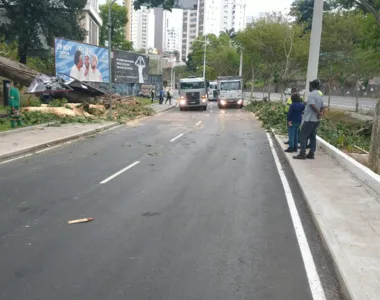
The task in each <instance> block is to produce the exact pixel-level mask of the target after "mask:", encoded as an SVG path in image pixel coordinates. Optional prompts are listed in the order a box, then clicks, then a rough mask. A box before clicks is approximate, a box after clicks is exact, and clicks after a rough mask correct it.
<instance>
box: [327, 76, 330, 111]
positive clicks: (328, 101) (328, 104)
mask: <svg viewBox="0 0 380 300" xmlns="http://www.w3.org/2000/svg"><path fill="white" fill-rule="evenodd" d="M330 105H331V78H329V98H328V100H327V110H330Z"/></svg>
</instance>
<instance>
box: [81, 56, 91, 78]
mask: <svg viewBox="0 0 380 300" xmlns="http://www.w3.org/2000/svg"><path fill="white" fill-rule="evenodd" d="M83 72H84V78H85V81H89V79H90V55H89V54H88V53H86V54H85V55H84V68H83Z"/></svg>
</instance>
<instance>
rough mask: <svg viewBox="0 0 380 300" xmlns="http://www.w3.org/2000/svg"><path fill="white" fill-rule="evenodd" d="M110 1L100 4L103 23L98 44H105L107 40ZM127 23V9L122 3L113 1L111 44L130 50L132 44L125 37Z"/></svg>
mask: <svg viewBox="0 0 380 300" xmlns="http://www.w3.org/2000/svg"><path fill="white" fill-rule="evenodd" d="M109 5H110V1H108V2H107V3H106V4H103V5H100V15H101V17H102V20H103V25H102V27H101V28H100V44H101V45H102V46H105V44H106V41H108V9H109ZM127 23H128V10H127V8H126V7H125V6H124V5H119V4H117V3H114V4H113V5H112V8H111V24H112V25H111V38H112V46H113V47H114V48H117V49H121V50H125V51H132V50H133V44H132V42H131V41H127V40H126V39H125V26H126V25H127Z"/></svg>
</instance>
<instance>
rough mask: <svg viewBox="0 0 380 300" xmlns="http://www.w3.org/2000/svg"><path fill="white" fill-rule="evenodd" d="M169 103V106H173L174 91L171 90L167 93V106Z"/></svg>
mask: <svg viewBox="0 0 380 300" xmlns="http://www.w3.org/2000/svg"><path fill="white" fill-rule="evenodd" d="M168 101H169V105H172V91H171V90H170V89H168V91H167V92H166V101H165V104H166V102H168Z"/></svg>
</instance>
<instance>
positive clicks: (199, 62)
mask: <svg viewBox="0 0 380 300" xmlns="http://www.w3.org/2000/svg"><path fill="white" fill-rule="evenodd" d="M204 42H205V38H204V37H199V38H198V39H197V40H195V41H194V42H193V44H192V47H191V50H192V53H191V58H192V62H191V63H192V64H194V65H195V66H196V70H197V75H198V76H201V74H202V73H203V58H204ZM239 64H240V60H239V53H238V50H237V47H235V46H234V45H233V43H232V41H231V38H230V37H229V36H228V35H226V34H221V35H220V36H219V37H217V36H215V35H214V34H209V35H207V47H206V79H207V80H214V79H215V78H216V77H218V76H227V75H238V73H239Z"/></svg>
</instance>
